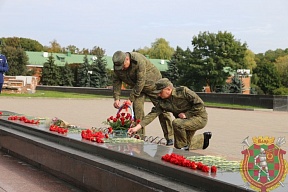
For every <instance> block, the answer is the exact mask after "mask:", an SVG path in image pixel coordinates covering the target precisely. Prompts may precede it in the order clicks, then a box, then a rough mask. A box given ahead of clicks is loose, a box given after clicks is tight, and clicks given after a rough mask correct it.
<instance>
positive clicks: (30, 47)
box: [20, 37, 43, 52]
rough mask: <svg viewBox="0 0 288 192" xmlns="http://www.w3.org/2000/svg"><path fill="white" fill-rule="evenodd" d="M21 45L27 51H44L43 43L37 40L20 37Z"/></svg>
mask: <svg viewBox="0 0 288 192" xmlns="http://www.w3.org/2000/svg"><path fill="white" fill-rule="evenodd" d="M20 43H21V47H22V48H23V49H24V50H25V51H37V52H40V51H43V45H42V44H41V43H39V42H38V41H36V40H32V39H27V38H22V37H21V38H20Z"/></svg>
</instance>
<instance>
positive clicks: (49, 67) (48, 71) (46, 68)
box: [40, 54, 60, 86]
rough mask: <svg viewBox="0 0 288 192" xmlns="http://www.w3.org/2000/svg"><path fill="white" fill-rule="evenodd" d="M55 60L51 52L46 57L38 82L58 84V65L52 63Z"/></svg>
mask: <svg viewBox="0 0 288 192" xmlns="http://www.w3.org/2000/svg"><path fill="white" fill-rule="evenodd" d="M54 62H55V60H54V57H53V55H52V54H51V55H50V56H49V57H48V60H47V61H46V62H45V63H44V65H43V68H42V76H41V79H40V83H41V84H42V85H52V86H57V85H59V80H60V74H59V69H58V67H57V66H56V65H55V64H54Z"/></svg>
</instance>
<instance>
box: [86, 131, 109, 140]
mask: <svg viewBox="0 0 288 192" xmlns="http://www.w3.org/2000/svg"><path fill="white" fill-rule="evenodd" d="M81 136H82V138H83V139H87V140H90V141H96V142H97V143H104V141H103V140H102V138H104V137H106V138H109V136H108V134H105V135H103V133H102V132H101V131H98V132H96V131H95V130H92V131H91V130H90V129H87V130H86V131H84V130H83V131H82V133H81Z"/></svg>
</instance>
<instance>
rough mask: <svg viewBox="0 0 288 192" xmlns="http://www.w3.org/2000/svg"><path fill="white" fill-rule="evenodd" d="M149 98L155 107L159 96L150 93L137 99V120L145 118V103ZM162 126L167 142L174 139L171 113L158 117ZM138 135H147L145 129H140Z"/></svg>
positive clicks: (134, 105)
mask: <svg viewBox="0 0 288 192" xmlns="http://www.w3.org/2000/svg"><path fill="white" fill-rule="evenodd" d="M147 96H148V97H149V98H150V100H151V102H152V103H153V105H154V106H155V105H156V104H157V102H158V100H157V97H158V94H154V93H152V92H150V93H143V92H142V93H141V94H140V95H139V96H138V97H136V98H135V100H134V102H133V111H134V115H135V118H136V119H140V120H142V119H143V118H144V116H145V114H144V102H145V99H146V97H147ZM158 118H159V121H160V125H161V127H162V131H163V134H164V138H165V139H166V140H168V139H173V135H174V133H173V128H172V120H171V115H170V113H167V112H166V113H162V114H160V115H159V116H158ZM138 133H140V134H143V135H145V127H143V128H142V129H140V130H139V131H138Z"/></svg>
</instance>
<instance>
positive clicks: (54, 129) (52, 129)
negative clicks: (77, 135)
mask: <svg viewBox="0 0 288 192" xmlns="http://www.w3.org/2000/svg"><path fill="white" fill-rule="evenodd" d="M49 130H50V131H54V132H58V133H61V134H64V133H67V132H68V129H64V128H61V127H59V126H57V125H50V128H49Z"/></svg>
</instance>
